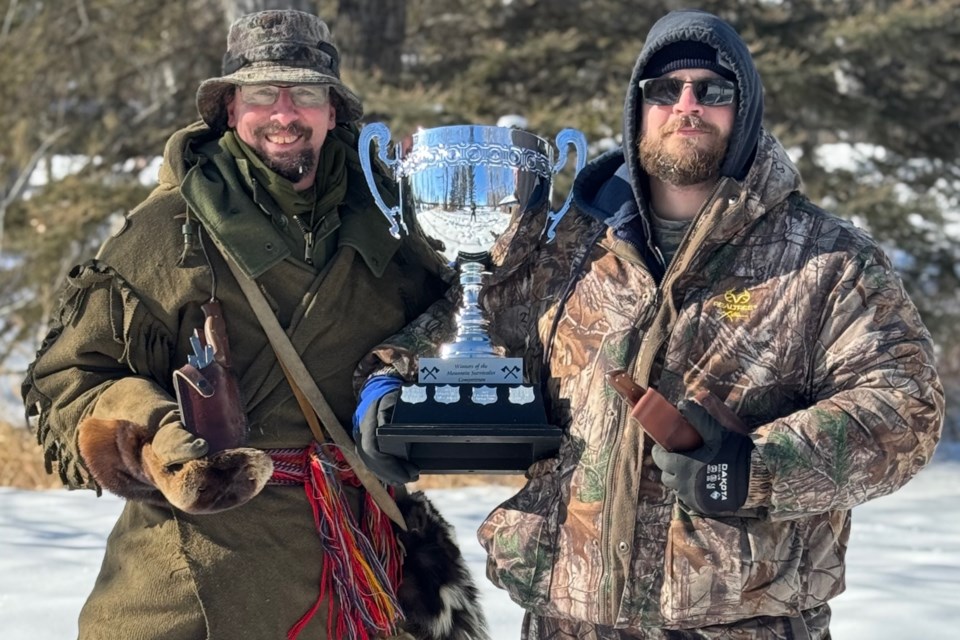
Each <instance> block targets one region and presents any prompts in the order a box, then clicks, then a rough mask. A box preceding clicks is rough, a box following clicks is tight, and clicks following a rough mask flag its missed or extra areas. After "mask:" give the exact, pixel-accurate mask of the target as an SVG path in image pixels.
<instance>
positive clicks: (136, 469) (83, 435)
mask: <svg viewBox="0 0 960 640" xmlns="http://www.w3.org/2000/svg"><path fill="white" fill-rule="evenodd" d="M153 435H154V434H153V432H152V430H150V429H148V428H147V427H145V426H143V425H138V424H134V423H132V422H127V421H126V420H104V419H100V418H87V419H85V420H83V421H82V422H81V423H80V425H79V426H78V427H77V444H78V446H79V448H80V455H81V456H82V457H83V461H84V463H85V464H86V467H87V469H88V470H89V471H90V474H91V475H92V476H93V478H94V480H96V481H97V483H98V484H99V485H100V486H102V487H103V488H105V489H107V490H108V491H110V492H112V493H115V494H117V495H118V496H121V497H123V498H128V499H131V500H141V501H144V502H150V503H152V504H157V505H166V504H168V503H169V504H172V505H173V506H174V507H176V508H178V509H180V510H181V511H186V512H187V513H194V514H202V513H216V512H218V511H224V510H226V509H230V508H233V507H238V506H240V505H242V504H244V503H246V502H247V501H248V500H250V499H251V498H253V497H254V496H255V495H257V494H258V493H260V490H261V489H263V487H264V485H266V483H267V480H269V479H270V476H271V475H272V474H273V461H272V460H271V459H270V456H268V455H267V454H266V453H264V452H263V451H260V450H259V449H250V448H239V449H227V450H225V451H221V452H219V453H216V454H214V455H210V456H202V457H199V458H195V459H193V460H187V461H185V462H183V463H179V464H172V465H164V464H163V463H162V462H161V461H160V458H159V457H158V456H157V454H156V452H155V451H154V450H153V447H152V446H151V441H152V439H153Z"/></svg>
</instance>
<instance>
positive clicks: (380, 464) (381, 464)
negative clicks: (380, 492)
mask: <svg viewBox="0 0 960 640" xmlns="http://www.w3.org/2000/svg"><path fill="white" fill-rule="evenodd" d="M399 397H400V390H399V389H394V390H393V391H388V392H387V393H386V395H384V396H383V397H382V398H380V399H379V400H377V401H376V402H371V403H370V406H369V407H368V408H367V411H366V413H364V414H363V418H361V419H360V424H359V434H358V436H357V443H356V444H357V453H358V454H359V455H360V458H362V459H363V461H364V462H365V463H366V465H367V466H368V467H369V468H370V471H373V473H375V474H376V475H377V477H378V478H380V479H381V480H383V481H384V482H388V483H390V484H396V485H399V484H406V483H407V482H413V481H414V480H416V479H417V478H419V477H420V469H419V468H417V466H416V465H415V464H413V463H411V462H409V461H407V460H403V459H402V458H397V457H396V456H392V455H390V454H388V453H381V452H380V447H379V446H378V445H377V427H379V426H381V425H384V424H387V422H388V421H389V420H390V416H391V415H392V414H393V407H394V406H395V405H396V404H397V398H399Z"/></svg>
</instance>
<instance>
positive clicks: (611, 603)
mask: <svg viewBox="0 0 960 640" xmlns="http://www.w3.org/2000/svg"><path fill="white" fill-rule="evenodd" d="M725 183H726V181H725V180H720V181H719V182H718V183H717V185H716V186H715V187H714V188H713V191H712V192H711V193H710V195H709V197H707V198H706V200H704V202H703V206H701V208H700V211H698V212H697V216H696V217H695V218H694V220H695V222H694V226H692V227H691V228H690V229H688V230H687V233H686V234H684V237H683V239H682V240H681V241H680V245H679V246H678V247H677V253H676V257H674V259H673V260H672V261H671V263H670V264H669V265H667V264H665V263H664V260H663V256H662V254H661V252H660V251H659V250H656V255H657V258H658V259H659V260H660V261H661V264H663V266H664V269H665V272H664V275H663V279H662V280H661V283H660V286H658V287H657V288H656V289H655V291H654V298H653V304H652V306H653V308H654V309H656V311H655V312H654V314H653V321H652V324H650V325H649V328H650V329H652V331H653V332H654V333H652V334H645V335H644V338H643V340H641V343H640V347H639V348H638V351H637V357H636V358H635V359H634V361H633V364H632V366H630V367H628V370H629V371H630V376H631V378H633V379H634V380H637V373H638V372H641V380H642V381H643V386H649V383H650V373H651V371H652V370H653V363H654V361H655V360H656V354H657V353H658V352H659V351H660V349H661V348H662V346H663V344H664V342H666V339H667V337H668V334H667V332H666V331H664V332H662V334H663V335H660V334H661V331H660V327H661V325H662V324H663V323H662V321H661V315H662V313H663V309H662V307H663V305H666V304H672V301H671V300H668V299H667V295H666V294H667V292H669V290H670V285H671V284H672V282H673V280H674V279H675V278H676V275H675V274H676V273H678V271H679V264H680V261H679V260H678V259H677V257H680V258H682V259H683V264H684V266H686V265H687V264H688V263H689V262H690V258H691V256H688V255H686V254H688V253H690V252H689V250H688V249H687V247H688V246H689V245H690V244H691V238H692V237H696V238H697V239H698V240H702V236H703V230H704V229H707V230H709V228H708V227H706V226H705V225H701V226H699V227H698V226H697V222H699V221H700V220H701V219H702V215H703V212H704V211H705V210H706V208H707V207H708V206H709V205H710V204H711V203H712V202H713V201H714V199H716V197H717V194H718V193H719V192H720V191H721V189H722V188H723V185H724V184H725ZM654 248H655V249H656V247H654ZM645 318H649V316H645ZM646 322H649V320H647V321H646ZM646 322H645V321H644V320H643V319H641V320H640V321H638V323H637V324H636V325H635V326H636V327H637V328H638V329H640V328H641V326H642V325H643V324H645V323H646ZM648 338H649V340H648ZM645 342H646V343H647V347H646V348H644V343H645ZM651 343H652V344H651ZM641 365H642V369H641ZM621 405H622V406H621V409H620V418H619V419H620V422H619V423H618V429H617V439H618V440H619V438H620V436H621V435H622V434H623V428H624V426H625V425H626V421H627V420H628V419H629V415H628V411H627V407H626V403H621ZM620 449H621V447H619V446H616V447H614V452H613V457H612V459H611V460H610V469H611V470H612V471H613V473H612V474H610V475H608V476H607V477H608V480H609V479H612V478H615V477H618V473H617V468H618V466H619V459H620V456H619V455H618V453H619V451H620ZM640 455H642V454H640ZM606 489H607V495H610V492H611V491H612V490H613V487H612V486H610V484H608V485H607V487H606ZM610 503H611V501H610V500H604V507H603V526H604V529H603V530H604V533H603V536H602V539H601V547H602V550H601V556H602V557H603V560H604V566H605V567H608V568H609V567H612V566H613V565H614V563H615V562H616V546H615V545H616V541H615V540H611V539H610V538H609V532H610V531H611V528H612V524H613V512H612V510H611V509H610ZM634 517H636V515H635V514H634ZM627 544H631V545H632V544H633V541H632V540H630V541H628V542H627ZM631 564H632V563H631V562H630V561H629V560H628V561H626V566H627V567H629V566H630V565H631ZM628 571H629V569H628ZM604 573H606V572H604ZM627 579H629V576H627V575H625V576H624V585H625V584H626V580H627ZM601 590H603V591H606V592H607V594H606V596H607V597H606V598H605V599H606V600H607V607H605V608H606V610H607V611H608V612H609V613H610V614H611V615H610V618H609V619H610V621H611V624H613V623H615V622H616V620H617V619H618V618H619V613H620V600H621V598H622V594H620V593H613V589H612V584H611V580H610V578H609V575H607V579H606V580H603V579H601Z"/></svg>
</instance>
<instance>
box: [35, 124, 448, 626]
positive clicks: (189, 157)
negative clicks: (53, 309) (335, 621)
mask: <svg viewBox="0 0 960 640" xmlns="http://www.w3.org/2000/svg"><path fill="white" fill-rule="evenodd" d="M217 138H218V135H217V134H216V133H214V132H212V131H210V130H209V129H207V128H206V127H205V126H203V125H200V124H197V125H193V126H191V127H188V128H187V129H184V130H182V131H180V132H178V133H176V134H175V135H174V136H173V137H172V138H171V139H170V141H169V142H168V144H167V147H166V151H165V155H164V163H163V167H162V169H161V173H160V184H159V186H158V187H157V188H156V190H155V191H154V192H153V193H152V194H151V195H150V196H149V197H148V199H147V200H146V201H145V202H144V203H143V204H141V205H140V206H139V207H138V208H137V209H135V210H134V211H133V212H131V213H130V214H129V215H128V216H127V219H126V222H125V225H124V228H123V229H122V230H120V231H119V232H117V233H115V234H114V236H113V237H112V238H110V239H109V240H108V241H107V242H106V243H105V244H104V246H103V248H102V249H101V251H100V253H99V255H98V256H97V258H96V259H95V260H93V261H91V262H88V263H86V264H84V265H81V266H78V267H76V268H75V269H74V270H73V271H72V272H71V273H70V275H69V278H68V282H67V285H66V288H65V292H64V298H63V303H62V307H61V309H60V311H59V313H58V315H57V317H55V318H54V321H53V323H52V329H51V331H50V334H49V335H48V336H47V339H46V340H45V342H44V344H43V346H42V348H41V351H40V353H39V354H38V358H37V360H36V362H35V363H34V364H33V365H32V367H31V369H30V372H29V374H28V377H27V380H26V381H25V383H24V397H25V401H26V403H27V407H28V413H32V414H33V415H35V416H36V417H37V421H38V427H39V437H40V441H41V444H42V445H43V446H44V448H45V451H46V455H47V459H48V461H49V462H54V463H56V466H57V468H58V470H59V472H60V474H61V476H62V478H63V480H64V481H65V483H66V484H68V485H69V486H71V487H74V488H76V487H93V486H94V483H93V481H92V479H90V477H89V474H88V473H87V472H86V470H85V467H84V462H83V460H82V459H81V458H80V455H79V453H78V451H77V448H76V427H77V424H78V423H79V422H80V421H81V420H82V419H83V418H86V417H89V416H94V417H101V418H112V419H124V420H129V421H133V422H137V423H140V424H144V425H148V426H150V427H152V428H158V427H159V426H161V425H163V424H166V423H168V422H171V421H176V420H178V419H179V417H178V414H177V412H176V404H175V401H174V396H173V393H172V392H173V390H172V386H171V373H172V371H173V370H174V369H176V368H178V367H180V366H181V365H183V364H184V363H185V362H186V358H187V355H188V354H189V353H190V347H189V341H188V339H189V337H190V335H191V334H192V332H193V331H194V329H196V328H197V327H200V326H202V321H203V314H202V311H201V309H200V306H201V305H202V304H203V303H204V302H206V301H207V300H209V299H210V297H211V293H212V286H213V278H212V275H213V276H215V279H216V296H217V298H219V299H220V301H221V303H222V306H223V312H224V317H225V319H226V322H227V328H228V337H229V342H230V345H231V350H232V354H233V358H234V368H235V370H236V371H237V372H238V373H239V376H240V386H241V393H242V396H243V398H244V401H245V409H246V412H247V416H248V421H249V425H250V436H249V443H248V446H252V447H257V448H262V449H268V448H286V447H304V446H306V445H307V444H308V443H309V442H310V441H311V438H312V436H311V432H310V429H309V427H308V425H307V423H306V421H305V419H304V416H303V414H302V413H301V410H300V408H299V406H298V405H297V402H296V400H295V398H294V397H293V395H292V393H291V390H290V388H289V386H288V385H287V382H286V380H285V379H284V376H283V373H282V371H281V370H280V368H279V366H278V364H277V361H276V359H275V357H274V354H273V351H272V350H271V348H270V346H269V344H268V342H267V338H266V336H265V335H264V333H263V331H262V330H261V328H260V324H259V322H258V321H257V318H256V316H255V315H254V313H253V311H252V310H251V308H250V307H249V305H248V304H247V302H246V299H245V298H244V296H243V294H242V292H241V291H240V289H239V287H238V285H237V283H236V280H235V279H234V277H233V276H232V274H231V273H230V270H229V269H228V267H227V265H226V263H225V262H224V259H223V257H222V255H221V253H220V252H219V251H218V250H217V248H216V246H215V245H219V246H221V247H223V248H224V250H226V251H229V252H231V253H233V254H234V255H235V257H236V259H237V262H238V263H239V264H240V265H241V267H242V269H243V270H244V271H245V272H246V273H247V274H248V275H250V276H252V277H254V278H255V279H256V281H257V283H258V284H259V285H260V287H261V289H262V290H263V291H264V292H265V294H266V296H267V299H268V300H269V302H270V304H271V306H273V308H274V310H275V311H276V314H277V316H278V318H279V320H280V323H281V325H283V326H284V327H285V328H286V329H287V333H288V335H289V336H290V338H291V340H292V342H293V344H294V346H295V347H296V348H297V350H298V351H299V353H300V354H301V357H302V358H303V361H304V363H305V364H306V367H307V369H308V370H309V371H310V372H311V373H312V374H313V376H314V378H315V380H316V382H317V385H318V386H319V387H320V389H321V390H322V391H323V393H324V394H325V396H326V398H327V400H328V402H329V404H330V405H331V407H332V409H333V411H334V412H335V414H336V415H337V417H338V418H339V420H340V422H341V424H343V425H346V426H347V428H348V429H349V425H350V420H351V415H352V412H353V410H354V407H355V404H356V401H355V397H354V393H353V389H352V384H351V376H352V373H353V371H354V369H355V367H356V364H357V361H358V360H359V359H360V357H361V356H363V355H364V354H365V353H366V352H368V351H369V350H370V348H371V347H372V346H373V345H375V344H376V343H377V342H378V341H379V340H381V339H383V338H384V337H385V336H388V335H390V334H391V333H393V332H395V331H397V330H399V329H400V328H401V327H403V326H404V325H405V324H406V323H407V322H408V321H410V320H411V319H412V318H414V317H416V316H417V315H418V314H420V313H421V312H422V311H423V310H424V309H425V308H426V307H427V306H429V304H430V303H431V302H433V300H435V299H436V298H437V297H438V296H439V295H441V294H442V292H443V290H444V289H445V287H446V285H445V284H444V282H443V279H442V278H441V277H440V276H441V274H443V266H442V263H441V261H440V259H439V258H438V256H437V255H436V254H435V252H433V251H432V250H430V249H429V248H428V247H427V245H426V244H425V242H424V241H423V239H422V236H419V235H417V234H416V233H415V234H414V235H413V236H412V237H405V238H404V240H402V241H400V240H395V239H393V238H392V237H391V236H390V234H389V231H388V224H387V221H386V219H385V218H384V216H383V215H382V214H381V213H380V211H379V210H378V209H377V208H376V207H375V206H374V205H373V200H372V198H370V196H369V192H368V191H367V190H366V185H365V183H364V182H363V176H362V173H361V171H360V167H359V164H358V162H357V156H356V151H355V148H356V142H355V136H354V134H353V132H351V131H349V130H347V129H344V128H342V127H338V128H337V129H335V130H334V131H332V132H330V137H328V139H327V141H326V142H325V143H324V145H325V146H324V153H326V152H327V149H328V146H329V148H331V149H332V148H333V145H341V151H342V150H346V157H347V159H346V175H347V178H346V179H347V180H348V181H349V187H348V193H347V196H346V199H345V201H344V202H343V203H342V204H341V205H340V206H339V207H338V209H337V211H336V212H334V213H332V214H330V215H331V216H334V218H339V225H337V224H336V222H337V220H335V219H333V220H331V219H329V218H328V219H327V221H326V223H325V227H324V228H330V227H337V226H338V228H336V229H335V231H336V233H337V234H338V242H337V249H336V251H335V253H334V254H333V256H332V257H330V259H329V261H328V262H327V264H326V265H324V266H322V268H319V269H318V268H315V267H312V266H310V265H308V264H307V263H306V262H304V261H303V260H302V246H303V240H302V236H300V231H299V229H298V228H297V227H296V225H294V224H292V223H290V222H289V221H288V220H286V219H285V216H284V215H283V213H282V212H281V211H279V210H278V207H276V205H275V204H273V201H272V200H271V199H270V198H269V197H268V196H269V194H267V193H265V192H264V190H263V187H262V186H261V185H260V184H258V183H257V181H256V180H255V179H252V173H251V168H250V167H249V166H247V164H248V163H247V161H246V160H237V159H235V158H233V157H232V156H230V157H223V156H217V154H218V153H225V152H223V150H222V148H221V149H220V150H219V151H217V149H218V146H217V144H216V140H217ZM215 156H216V157H215ZM224 166H232V167H233V168H234V169H235V171H236V173H235V174H233V175H220V173H219V172H220V169H218V167H221V168H222V167H224ZM381 182H385V181H384V180H381ZM384 188H386V189H388V190H389V188H390V187H389V185H386V184H385V185H384ZM388 197H389V196H388ZM188 201H189V202H191V203H195V202H200V201H203V202H205V203H207V204H203V205H202V206H201V205H198V206H188V204H187V203H188ZM210 202H213V203H215V204H214V205H213V206H211V205H210V204H209V203H210ZM185 214H187V217H186V218H185V217H184V216H185ZM185 220H187V221H191V222H192V223H194V225H195V226H196V223H198V222H199V223H202V227H203V230H201V231H199V233H198V235H197V236H196V237H195V238H194V242H193V243H192V246H191V247H189V248H188V250H187V251H186V252H184V237H183V233H182V228H181V227H182V225H183V224H184V222H185ZM211 236H213V237H211ZM213 240H215V241H216V242H213ZM298 243H299V250H298ZM322 244H323V243H322V242H319V243H318V245H322ZM203 249H205V251H206V254H207V255H208V256H209V263H208V260H207V259H206V258H205V256H204V251H203ZM358 494H359V491H352V492H351V496H350V497H351V499H352V500H353V502H354V503H356V504H359V502H358ZM322 560H323V551H322V548H321V545H320V540H319V538H318V534H317V531H316V527H315V524H314V519H313V514H312V512H311V508H310V506H309V505H308V503H307V501H306V497H305V492H304V489H303V487H286V486H273V485H268V486H267V487H266V488H265V489H264V490H263V492H262V493H261V494H260V495H258V496H257V497H255V498H254V499H253V500H252V501H250V502H249V503H247V504H246V505H244V506H241V507H239V508H236V509H233V510H229V511H226V512H223V513H219V514H214V515H200V516H192V515H189V514H185V513H183V512H180V511H178V510H176V509H174V508H172V507H167V508H158V507H154V506H149V505H145V504H142V503H137V502H132V501H131V502H128V503H127V504H126V505H125V507H124V510H123V514H122V515H121V517H120V519H119V521H118V522H117V524H116V526H115V528H114V530H113V532H112V533H111V534H110V537H109V540H108V543H107V549H106V555H105V558H104V561H103V566H102V569H101V572H100V575H99V577H98V578H97V582H96V586H95V588H94V590H93V593H92V594H91V596H90V597H89V599H88V601H87V602H86V604H85V606H84V608H83V611H82V613H81V616H80V636H81V638H97V639H98V640H103V639H105V638H117V639H124V640H128V639H129V638H146V637H163V638H167V639H170V638H182V639H184V640H197V638H217V639H219V638H282V637H285V635H286V632H287V631H288V629H289V628H290V627H291V626H292V625H293V624H294V623H295V622H296V621H297V620H298V619H299V618H300V617H301V616H302V615H303V614H304V613H305V612H306V611H307V610H308V609H309V607H310V606H311V605H312V604H313V602H314V601H315V600H316V598H317V596H318V589H319V584H320V570H321V564H322ZM325 629H326V611H325V610H323V609H321V611H320V612H319V613H318V614H317V615H316V616H315V617H314V619H313V621H312V622H311V624H310V625H309V626H308V627H307V628H306V629H305V630H304V632H303V634H302V636H301V637H303V638H308V637H309V638H320V637H325Z"/></svg>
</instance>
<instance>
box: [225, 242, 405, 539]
mask: <svg viewBox="0 0 960 640" xmlns="http://www.w3.org/2000/svg"><path fill="white" fill-rule="evenodd" d="M224 253H225V252H224ZM224 257H225V258H226V263H227V264H228V265H229V266H230V271H231V272H233V276H234V277H235V278H236V279H237V282H238V283H239V284H240V289H241V290H243V293H244V295H246V297H247V302H249V303H250V307H251V308H252V309H253V312H254V313H255V314H256V315H257V318H258V319H259V320H260V324H261V326H263V330H264V332H265V333H266V334H267V339H268V340H269V341H270V345H271V346H272V347H273V350H274V352H275V353H276V354H277V360H278V361H279V363H280V368H281V369H283V373H284V375H286V377H287V380H288V381H289V383H290V387H291V388H292V389H293V395H294V396H296V398H297V403H298V404H299V405H300V408H301V409H302V410H303V415H304V416H305V417H306V419H307V423H308V424H309V425H310V431H312V432H313V435H314V437H315V438H316V439H317V442H324V441H325V440H326V438H325V437H324V435H323V429H322V428H321V423H322V424H323V426H325V427H326V431H327V433H328V434H329V435H330V437H331V438H332V439H333V441H334V443H336V444H337V445H338V446H339V447H340V452H341V453H342V454H343V457H344V458H345V459H346V461H347V463H348V464H349V465H350V467H351V468H353V472H354V473H355V474H357V479H358V480H360V484H362V485H363V488H364V489H366V490H367V493H369V494H370V497H371V498H373V500H374V502H376V503H377V506H378V507H380V510H381V511H383V512H384V513H385V514H386V515H387V517H389V518H390V519H391V520H392V521H393V522H394V523H395V524H396V525H397V526H398V527H400V528H401V529H403V530H404V531H406V530H407V524H406V522H404V520H403V515H402V514H401V513H400V509H399V508H398V507H397V503H396V502H395V501H394V500H393V498H392V497H390V494H389V493H388V492H387V490H386V489H385V488H384V486H383V485H382V484H381V483H380V480H378V479H377V477H376V476H375V475H373V473H372V472H371V471H370V470H369V469H368V468H367V466H366V465H365V464H364V463H363V461H362V460H361V459H360V456H358V455H357V453H356V451H355V450H354V445H353V439H352V438H351V437H350V436H349V435H348V434H347V431H346V430H345V429H344V428H343V425H341V424H340V421H339V420H337V416H336V415H334V413H333V409H331V408H330V405H329V404H327V400H326V398H324V397H323V393H322V392H321V391H320V388H319V387H317V383H316V382H315V381H314V379H313V377H312V376H311V375H310V372H309V371H307V367H306V366H305V365H304V364H303V360H301V359H300V355H299V354H298V353H297V350H296V349H295V348H294V346H293V343H291V342H290V338H289V337H288V336H287V334H286V332H285V331H284V330H283V327H281V326H280V321H279V320H277V316H276V315H275V314H274V313H273V309H271V308H270V304H269V303H268V302H267V299H266V298H265V297H264V295H263V292H262V291H260V287H258V286H257V283H256V282H254V281H253V280H251V279H250V278H248V277H247V276H246V275H245V274H244V273H243V272H242V271H241V270H240V268H239V267H238V266H237V265H236V264H234V262H233V259H232V258H230V257H229V256H227V255H225V256H224ZM318 417H319V420H318Z"/></svg>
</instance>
